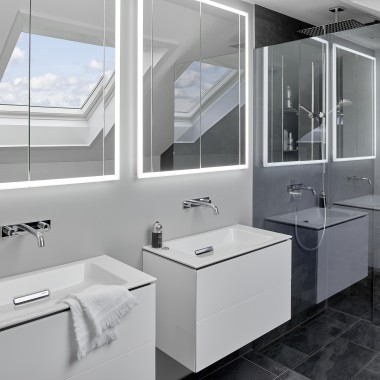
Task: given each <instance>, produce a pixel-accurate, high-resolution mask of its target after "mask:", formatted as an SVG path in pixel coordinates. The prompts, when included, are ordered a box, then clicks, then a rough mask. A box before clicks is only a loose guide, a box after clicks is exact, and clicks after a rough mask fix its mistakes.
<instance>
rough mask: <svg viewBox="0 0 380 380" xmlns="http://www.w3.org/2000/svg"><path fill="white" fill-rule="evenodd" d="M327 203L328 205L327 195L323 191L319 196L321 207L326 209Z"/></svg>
mask: <svg viewBox="0 0 380 380" xmlns="http://www.w3.org/2000/svg"><path fill="white" fill-rule="evenodd" d="M326 203H327V196H326V193H325V192H324V191H321V193H320V194H319V207H320V208H325V207H326V206H327V205H326Z"/></svg>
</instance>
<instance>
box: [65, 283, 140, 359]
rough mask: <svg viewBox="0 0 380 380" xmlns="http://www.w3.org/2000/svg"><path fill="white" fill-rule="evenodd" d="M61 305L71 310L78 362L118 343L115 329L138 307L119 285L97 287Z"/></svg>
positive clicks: (80, 293) (77, 294)
mask: <svg viewBox="0 0 380 380" xmlns="http://www.w3.org/2000/svg"><path fill="white" fill-rule="evenodd" d="M61 302H64V303H66V304H68V305H69V306H70V309H71V314H72V318H73V325H74V333H75V339H76V343H77V347H78V352H77V357H78V359H81V358H83V357H85V356H86V355H87V354H88V353H89V352H90V351H92V350H94V349H95V348H97V347H101V346H103V345H105V344H108V343H110V342H112V341H114V340H116V339H117V336H116V332H115V326H117V325H118V324H119V323H120V320H121V318H123V317H124V316H125V315H126V314H127V313H128V311H130V310H131V309H132V308H133V307H134V306H136V305H137V302H136V299H135V297H134V296H133V295H132V293H131V292H130V291H129V290H128V289H126V288H125V287H123V286H118V285H93V286H90V287H89V288H86V289H84V290H82V291H81V292H78V293H76V294H71V295H69V296H68V297H67V298H65V299H64V300H62V301H61Z"/></svg>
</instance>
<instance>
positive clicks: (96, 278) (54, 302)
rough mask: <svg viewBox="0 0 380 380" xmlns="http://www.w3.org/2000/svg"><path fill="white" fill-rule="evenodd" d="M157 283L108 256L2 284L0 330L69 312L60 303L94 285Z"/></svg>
mask: <svg viewBox="0 0 380 380" xmlns="http://www.w3.org/2000/svg"><path fill="white" fill-rule="evenodd" d="M154 280H155V279H154V278H153V277H151V276H149V275H147V274H145V273H143V272H141V271H139V270H137V269H135V268H132V267H130V266H128V265H126V264H124V263H121V262H120V261H118V260H115V259H113V258H111V257H109V256H105V255H104V256H98V257H95V258H92V259H88V260H83V261H78V262H75V263H70V264H66V265H60V266H56V267H52V268H48V269H43V270H39V271H36V272H30V273H26V274H22V275H18V276H12V277H7V278H4V279H1V280H0V330H1V329H4V328H7V327H9V326H12V325H15V324H19V323H24V322H26V321H28V320H32V319H35V318H40V317H42V316H46V315H49V314H52V313H56V312H59V311H63V310H67V309H68V306H67V305H66V304H61V303H59V301H60V300H61V299H63V298H65V297H66V296H67V295H69V294H71V293H74V292H77V291H80V290H82V289H84V288H86V287H88V286H91V285H94V284H104V285H123V286H126V287H127V288H128V289H131V288H135V287H138V286H142V285H146V284H148V283H150V282H153V281H154ZM43 290H49V292H50V296H49V297H48V298H46V299H42V300H38V301H34V302H31V303H27V304H24V305H21V306H15V305H14V303H13V300H14V299H15V298H17V297H22V296H26V295H29V294H32V293H36V292H41V291H43Z"/></svg>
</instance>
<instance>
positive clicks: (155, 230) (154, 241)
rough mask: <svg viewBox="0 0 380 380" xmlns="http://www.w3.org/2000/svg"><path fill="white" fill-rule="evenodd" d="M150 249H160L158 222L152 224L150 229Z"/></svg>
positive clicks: (160, 235)
mask: <svg viewBox="0 0 380 380" xmlns="http://www.w3.org/2000/svg"><path fill="white" fill-rule="evenodd" d="M152 247H153V248H161V247H162V224H160V222H158V221H157V222H156V223H154V224H153V228H152Z"/></svg>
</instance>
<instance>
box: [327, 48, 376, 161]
mask: <svg viewBox="0 0 380 380" xmlns="http://www.w3.org/2000/svg"><path fill="white" fill-rule="evenodd" d="M333 52H334V54H333V64H334V70H333V73H334V78H333V84H334V92H333V101H334V103H333V111H334V112H333V115H334V116H333V129H334V143H333V158H334V161H351V160H364V159H369V158H375V156H376V154H375V147H376V137H375V130H376V111H375V108H376V102H375V91H376V58H375V57H374V56H371V55H368V54H364V53H362V52H360V51H357V50H353V49H350V48H347V47H345V46H341V45H338V44H334V45H333Z"/></svg>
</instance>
